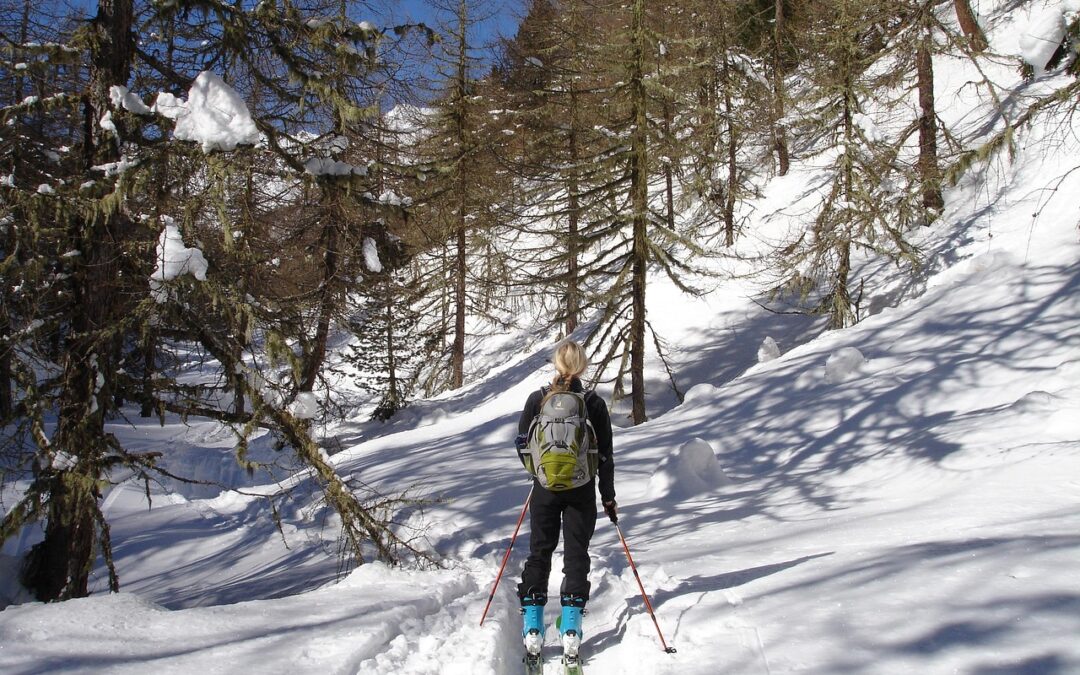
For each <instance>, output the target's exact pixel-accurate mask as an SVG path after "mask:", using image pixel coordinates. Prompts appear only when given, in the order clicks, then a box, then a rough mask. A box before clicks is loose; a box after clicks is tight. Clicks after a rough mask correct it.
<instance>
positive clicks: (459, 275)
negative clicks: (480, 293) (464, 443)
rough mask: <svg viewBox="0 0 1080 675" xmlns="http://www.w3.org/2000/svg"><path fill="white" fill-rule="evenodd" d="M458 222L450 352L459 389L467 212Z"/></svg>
mask: <svg viewBox="0 0 1080 675" xmlns="http://www.w3.org/2000/svg"><path fill="white" fill-rule="evenodd" d="M461 216H462V217H461V219H460V222H459V224H458V233H457V253H456V255H455V257H454V345H453V348H452V350H451V354H450V368H451V381H450V387H451V388H452V389H457V388H458V387H460V386H462V385H463V384H465V302H466V298H465V274H466V271H467V270H466V262H467V259H466V252H467V250H466V237H465V218H464V216H465V212H464V210H462V213H461Z"/></svg>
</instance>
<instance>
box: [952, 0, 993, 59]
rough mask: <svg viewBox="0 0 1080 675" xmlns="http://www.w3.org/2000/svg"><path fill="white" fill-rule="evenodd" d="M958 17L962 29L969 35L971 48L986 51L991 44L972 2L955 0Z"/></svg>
mask: <svg viewBox="0 0 1080 675" xmlns="http://www.w3.org/2000/svg"><path fill="white" fill-rule="evenodd" d="M953 5H954V6H955V7H956V18H957V20H958V21H959V22H960V30H961V31H963V33H964V35H966V36H967V38H968V40H969V41H970V43H971V48H972V49H973V50H975V51H976V52H981V51H984V50H985V49H986V48H987V47H989V46H990V44H989V43H988V42H987V40H986V34H985V33H983V30H982V28H981V27H980V26H979V22H978V21H977V20H976V19H975V12H973V11H971V3H970V2H969V1H968V0H955V2H954V3H953Z"/></svg>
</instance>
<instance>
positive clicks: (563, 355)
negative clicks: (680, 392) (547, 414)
mask: <svg viewBox="0 0 1080 675" xmlns="http://www.w3.org/2000/svg"><path fill="white" fill-rule="evenodd" d="M553 361H554V363H555V370H556V373H555V379H553V380H552V381H551V387H550V388H549V389H548V393H547V396H545V397H544V401H543V402H541V406H542V405H543V403H544V402H547V399H548V398H549V397H550V396H551V395H552V394H557V393H559V392H563V391H570V385H571V383H572V382H573V381H574V378H575V377H580V376H581V375H582V373H584V372H585V369H586V368H588V367H589V357H588V355H586V354H585V348H584V347H582V346H581V345H579V344H578V343H576V342H574V341H573V340H564V341H563V342H561V343H560V344H559V346H558V347H557V348H556V349H555V357H554V359H553Z"/></svg>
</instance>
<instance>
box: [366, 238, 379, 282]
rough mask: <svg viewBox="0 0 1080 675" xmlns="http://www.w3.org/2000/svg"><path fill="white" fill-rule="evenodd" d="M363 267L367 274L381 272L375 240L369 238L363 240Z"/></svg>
mask: <svg viewBox="0 0 1080 675" xmlns="http://www.w3.org/2000/svg"><path fill="white" fill-rule="evenodd" d="M364 266H365V267H367V268H368V271H369V272H374V273H376V274H378V273H379V272H382V270H383V266H382V261H381V260H379V249H378V247H376V246H375V240H374V239H372V238H371V237H365V238H364Z"/></svg>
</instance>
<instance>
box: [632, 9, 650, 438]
mask: <svg viewBox="0 0 1080 675" xmlns="http://www.w3.org/2000/svg"><path fill="white" fill-rule="evenodd" d="M632 12H633V19H632V21H633V25H632V28H631V30H632V31H633V47H632V55H631V59H632V61H631V71H630V97H631V106H632V109H633V117H634V131H633V133H632V135H631V140H630V144H631V147H630V153H631V157H630V210H631V212H632V217H633V232H634V235H633V251H632V253H631V255H632V256H633V263H632V264H633V269H632V271H631V275H632V280H631V296H632V304H633V315H632V318H631V320H630V399H631V419H632V420H633V423H634V424H641V423H642V422H644V421H646V419H648V418H647V417H646V415H645V328H646V326H645V280H646V272H647V269H648V238H647V232H646V227H647V224H648V209H649V204H648V201H649V199H648V197H649V194H648V190H649V184H648V183H649V176H648V161H647V160H648V153H647V143H648V135H647V134H648V120H647V117H646V103H647V101H646V94H645V81H644V80H645V78H644V75H645V72H644V71H645V1H644V0H634V4H633V9H632Z"/></svg>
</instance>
